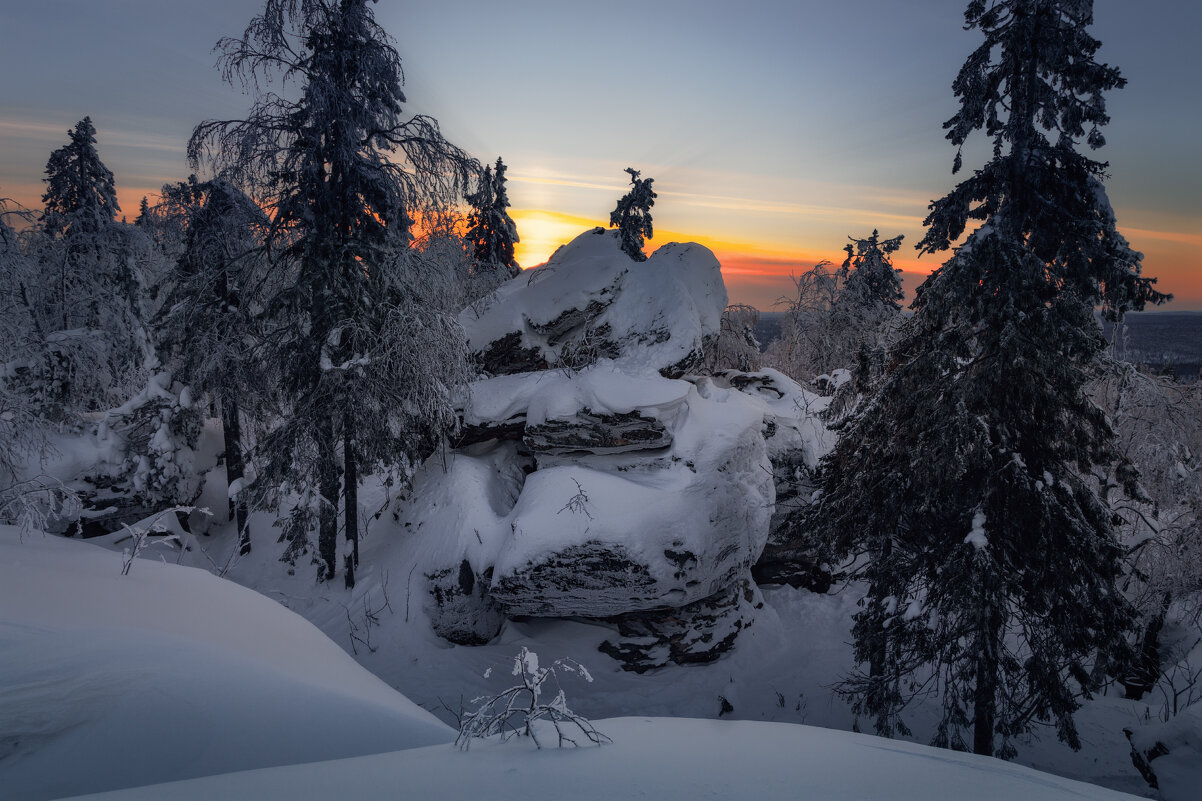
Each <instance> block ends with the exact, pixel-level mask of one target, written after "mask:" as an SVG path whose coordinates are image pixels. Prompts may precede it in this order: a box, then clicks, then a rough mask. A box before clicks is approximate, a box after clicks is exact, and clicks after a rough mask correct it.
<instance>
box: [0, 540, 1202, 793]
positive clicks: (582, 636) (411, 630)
mask: <svg viewBox="0 0 1202 801" xmlns="http://www.w3.org/2000/svg"><path fill="white" fill-rule="evenodd" d="M265 522H266V520H265V519H259V520H258V521H257V523H258V524H259V525H257V526H256V550H255V552H254V553H252V554H251V555H250V556H248V557H245V558H244V559H242V560H241V561H240V562H238V563H237V564H235V565H234V567H233V568H232V569H231V570H230V572H229V575H230V577H232V578H234V579H236V580H238V581H241V582H245V583H251V584H254V585H256V586H258V587H259V589H260V590H261V591H262V592H263V593H264V594H265V595H267V596H269V597H271V598H275V599H276V600H278V601H280V602H281V603H283V604H285V605H287V606H291V607H292V608H293V609H295V610H296V611H298V612H300V613H302V614H303V615H304V616H306V617H308V618H310V619H311V620H313V622H314V623H316V624H317V626H318V627H319V628H320V629H322V630H323V631H325V633H326V634H328V635H329V636H330V637H331V638H332V639H333V640H335V641H336V642H337V645H340V646H342V648H344V649H346V650H347V651H350V650H351V646H352V638H351V635H352V633H353V634H354V635H355V637H356V638H357V639H356V640H355V641H354V646H355V650H357V651H358V655H357V657H355V658H354V659H352V658H351V657H350V655H348V653H346V652H345V651H343V650H341V649H340V648H338V647H336V646H335V645H334V644H333V643H331V642H330V641H329V640H328V639H326V638H325V637H323V636H321V634H320V633H319V632H318V631H317V630H315V629H314V628H313V626H311V625H310V624H309V623H308V622H306V621H305V620H303V619H302V618H301V617H298V616H297V615H294V614H292V613H290V612H289V611H287V610H286V609H284V608H282V607H281V606H280V604H277V603H273V602H272V601H270V600H268V599H267V598H265V597H264V596H263V595H260V594H258V593H255V592H251V591H249V590H246V589H244V588H242V587H238V586H234V585H233V584H231V583H230V582H227V581H223V580H222V579H219V578H217V577H215V576H212V575H210V574H208V573H206V572H203V571H201V570H195V569H186V568H182V567H177V566H176V565H173V564H163V563H162V562H163V561H168V562H170V561H174V560H177V559H179V560H181V561H184V562H187V561H193V562H196V563H202V562H203V563H206V564H208V563H209V560H210V559H212V560H213V561H215V562H218V563H223V559H224V556H223V555H224V554H225V553H226V549H232V546H233V541H232V536H231V534H230V532H229V530H228V526H223V525H221V524H220V521H218V523H217V524H216V525H214V527H213V532H214V533H213V536H212V537H200V538H198V539H197V540H196V541H195V543H194V544H193V546H192V548H193V550H191V551H188V552H185V553H183V554H181V553H179V552H178V551H177V550H174V549H171V548H169V547H165V546H164V547H156V548H152V549H149V550H148V551H146V552H145V553H144V558H141V559H139V560H138V561H137V562H136V563H135V564H134V565H133V566H132V569H131V571H130V574H129V575H127V576H122V575H121V567H122V555H121V553H120V552H119V549H120V548H122V547H123V545H125V544H127V543H114V542H110V543H109V549H105V548H102V547H98V546H97V545H94V544H91V543H83V542H78V541H72V540H65V539H61V538H57V537H49V536H48V537H43V536H41V535H36V534H34V535H30V534H26V535H25V536H24V537H23V538H21V537H19V533H18V531H17V530H16V529H14V528H11V527H6V528H2V529H0V744H2V746H0V747H3V749H4V752H3V753H4V756H3V757H0V798H3V799H34V798H53V797H59V796H62V795H68V794H71V793H84V792H98V791H103V790H106V789H112V788H119V787H128V786H135V785H145V784H150V783H154V782H165V781H171V780H178V779H184V778H190V777H201V776H206V775H210V774H219V773H227V772H230V771H239V770H248V769H254V768H265V770H257V771H253V772H250V773H238V774H235V775H230V776H224V777H219V778H213V779H204V780H201V779H197V780H195V781H193V782H186V783H183V784H176V785H172V786H171V787H170V788H164V787H155V788H154V789H153V790H151V789H148V790H145V791H142V792H140V793H120V794H117V795H115V796H113V797H122V798H124V797H130V798H273V797H274V798H310V797H312V798H317V797H321V798H330V797H339V798H374V797H393V796H395V792H396V788H398V787H404V788H406V794H407V796H408V797H415V798H417V797H420V798H471V797H487V798H523V799H526V798H553V797H559V796H560V795H562V793H563V792H564V791H565V788H573V789H572V793H573V795H575V796H578V797H582V798H601V797H607V798H612V797H640V796H642V797H649V798H667V799H671V798H706V797H722V798H734V797H755V798H793V799H805V798H874V797H876V798H880V797H887V798H1024V799H1031V800H1032V801H1034V799H1045V798H1046V799H1053V798H1055V799H1059V798H1112V797H1113V798H1117V797H1120V796H1119V795H1117V794H1114V793H1111V792H1109V791H1107V790H1103V789H1102V788H1100V787H1095V786H1084V785H1080V784H1075V783H1074V782H1072V781H1069V780H1067V779H1062V778H1058V777H1054V776H1049V775H1042V774H1037V773H1034V772H1032V771H1031V770H1028V769H1027V768H1025V767H1023V765H1024V764H1025V765H1035V766H1038V767H1040V768H1043V769H1046V770H1049V771H1054V772H1056V773H1060V774H1062V775H1067V776H1072V777H1075V778H1079V779H1086V780H1089V781H1093V782H1100V783H1104V784H1106V785H1109V786H1111V787H1117V788H1122V789H1124V790H1127V791H1132V792H1136V793H1139V794H1142V795H1148V792H1147V789H1146V786H1145V785H1144V784H1143V782H1142V780H1141V779H1140V778H1139V776H1138V775H1137V774H1136V773H1135V771H1134V769H1133V768H1132V767H1131V762H1130V759H1129V756H1128V751H1127V746H1126V742H1125V740H1124V739H1123V736H1122V734H1121V728H1122V726H1123V725H1135V726H1139V724H1140V721H1139V720H1138V718H1139V711H1140V710H1137V709H1136V708H1135V706H1136V705H1133V704H1132V703H1131V702H1123V701H1119V700H1117V699H1101V700H1100V701H1098V702H1096V703H1093V704H1089V705H1087V707H1086V708H1085V710H1083V712H1082V714H1081V716H1080V721H1081V728H1082V733H1083V739H1084V740H1085V741H1086V748H1085V749H1084V750H1083V751H1082V752H1080V753H1077V754H1074V753H1073V752H1071V751H1069V750H1068V749H1067V748H1065V747H1064V746H1062V745H1059V744H1057V743H1055V742H1054V741H1053V740H1052V739H1051V738H1050V737H1049V738H1045V739H1044V740H1042V741H1034V742H1032V743H1031V744H1030V745H1029V746H1027V747H1025V748H1022V749H1020V756H1019V759H1018V763H1019V764H1006V763H1002V762H999V761H996V760H990V759H982V758H978V757H973V756H971V755H963V754H953V753H950V752H947V751H937V750H931V749H927V748H926V747H924V746H919V745H915V744H911V743H902V742H890V741H885V740H880V739H878V738H874V737H869V736H867V735H853V734H851V733H850V732H848V731H846V730H848V729H850V728H851V727H852V722H853V721H852V716H851V714H850V712H849V711H848V710H847V708H846V706H845V705H844V704H843V703H842V702H841V701H839V700H837V699H836V698H835V696H834V695H833V692H832V690H831V685H832V684H833V682H834V681H836V680H837V679H838V676H839V675H840V673H841V672H842V671H843V670H845V668H846V665H847V664H848V663H849V661H850V649H849V646H848V645H847V644H846V640H847V639H848V636H847V626H848V620H849V616H850V615H851V614H852V612H853V611H854V608H855V592H854V591H848V592H845V593H843V594H839V595H814V594H812V593H807V592H804V591H797V590H792V589H790V588H769V589H767V590H766V591H765V593H764V597H765V600H766V601H767V603H766V606H765V608H764V610H762V612H761V614H760V616H759V618H757V620H756V622H755V624H754V625H753V626H752V627H751V628H750V629H749V630H747V631H746V632H744V633H743V635H742V636H741V637H740V638H739V640H738V643H737V645H736V647H735V650H734V652H733V653H731V654H730V655H728V656H727V657H724V658H723V659H721V660H720V661H718V662H716V663H714V664H712V665H707V666H690V667H669V668H665V669H662V670H658V671H653V672H651V673H648V674H644V675H636V674H633V673H628V672H624V671H622V670H620V669H618V667H617V664H616V663H615V662H613V661H611V660H610V659H609V658H608V657H606V656H604V655H602V654H600V653H598V652H597V651H596V647H597V644H598V643H599V642H600V641H601V640H602V639H603V638H604V637H606V636H607V635H609V634H610V632H609V630H608V629H606V628H604V627H602V626H599V625H596V624H593V623H588V622H584V621H570V620H564V621H525V622H510V623H508V624H506V627H505V629H504V630H503V632H502V634H501V636H500V637H498V639H497V640H496V641H494V642H493V643H491V644H489V645H487V646H481V647H463V646H452V645H449V644H447V643H446V642H444V641H442V640H440V639H438V638H437V637H435V636H434V635H433V634H432V632H431V631H430V630H429V626H428V622H427V621H426V620H425V619H424V615H423V613H422V603H423V599H422V598H419V597H414V596H413V595H412V594H411V593H410V592H409V590H408V588H407V584H408V577H407V576H406V575H405V573H404V571H403V570H402V568H403V567H404V566H403V564H398V563H396V562H395V561H390V559H393V558H395V557H394V556H392V555H394V554H397V553H400V551H401V550H402V549H398V548H396V545H397V532H395V531H389V530H387V529H386V526H384V524H383V522H378V523H377V524H376V525H377V528H378V529H379V531H378V532H377V533H376V534H374V535H372V536H370V537H369V538H368V539H367V540H366V541H365V543H364V554H363V557H364V569H363V570H362V571H361V575H360V583H359V586H358V587H357V588H356V589H355V591H353V592H347V591H346V590H344V589H342V588H341V587H340V586H335V585H329V584H327V585H316V584H315V583H314V582H313V570H312V568H311V567H309V566H308V565H298V568H297V570H296V572H295V575H291V576H289V575H288V574H287V572H286V570H285V569H284V566H283V565H281V564H280V563H279V562H278V561H277V554H278V550H279V548H280V547H282V546H279V545H277V544H276V543H275V542H274V537H273V536H270V535H271V529H270V528H268V527H267V526H265V525H263V524H264V523H265ZM201 547H203V548H204V549H205V550H206V551H207V552H208V555H203V554H201V553H199V551H200V548H201ZM385 579H387V580H386V581H385ZM385 584H386V585H387V589H385ZM373 621H374V622H373ZM369 643H370V645H369ZM523 645H526V646H528V647H530V648H531V649H532V650H536V651H538V652H540V654H541V655H542V656H543V658H544V660H551V659H555V658H559V657H571V658H574V659H577V660H579V661H580V662H582V663H583V664H585V665H586V666H587V667H588V668H589V670H590V672H591V674H592V675H593V677H594V679H595V680H594V681H593V682H592V683H585V682H583V681H579V680H577V679H575V678H574V677H565V678H564V679H563V681H562V686H563V689H564V690H565V692H566V693H567V697H568V700H569V702H570V704H571V706H572V707H573V709H575V710H576V711H577V712H579V713H581V714H584V715H586V716H588V717H590V718H592V719H594V721H601V722H600V723H599V724H598V725H599V727H600V728H601V730H602V731H603V732H604V733H605V734H607V735H609V736H610V737H611V738H612V739H613V740H614V743H613V744H612V745H607V746H603V747H601V748H600V749H594V748H591V747H590V748H586V749H582V750H580V751H578V752H571V753H569V752H558V751H554V750H550V751H543V752H536V751H535V750H534V748H533V746H532V745H531V744H530V743H529V742H528V741H520V740H519V741H511V742H509V743H507V744H504V745H499V744H491V743H483V744H480V745H477V746H475V747H473V748H472V749H471V750H470V752H468V753H466V754H465V753H461V752H458V751H456V750H455V749H454V748H453V746H452V745H451V744H450V743H451V741H452V740H453V738H454V731H453V730H452V729H451V728H449V727H447V726H445V725H443V724H440V723H438V722H437V721H436V720H434V718H433V717H432V716H431V715H430V714H428V713H427V712H425V711H423V710H422V709H419V708H418V707H417V706H415V705H414V703H410V701H409V700H408V698H406V697H405V696H408V697H409V698H412V699H413V700H414V702H416V704H417V705H420V706H424V707H426V708H428V709H430V710H431V711H433V712H435V713H437V714H439V715H440V716H441V717H442V718H443V719H444V720H448V721H451V720H453V719H454V718H453V714H452V713H451V711H450V710H452V709H454V710H458V709H459V708H460V705H461V704H462V705H463V706H465V707H470V706H471V704H472V699H473V698H475V697H477V696H479V695H482V694H485V693H495V692H497V691H499V690H501V689H503V688H504V687H505V686H507V685H506V680H507V679H508V678H509V676H508V668H509V666H510V665H512V659H513V656H514V655H515V654H516V653H517V651H518V650H519V649H520V648H521V647H522V646H523ZM373 649H374V650H373ZM355 659H357V660H358V662H359V663H360V664H362V665H363V666H365V667H367V668H368V669H369V670H370V671H372V672H374V673H376V674H378V675H379V676H380V677H381V678H383V679H384V682H386V683H387V684H388V685H392V687H395V688H397V689H399V690H401V691H402V692H403V693H405V696H402V695H401V694H399V693H397V692H394V691H393V690H391V689H389V687H387V686H386V685H385V683H384V682H381V681H379V680H377V679H376V678H375V677H373V676H371V675H369V674H368V673H367V672H366V671H364V670H362V669H361V668H360V666H359V665H356V664H355ZM490 669H491V670H490ZM485 674H489V675H487V676H486V675H485ZM724 700H725V702H726V703H727V704H729V705H730V707H731V708H732V709H733V711H730V712H727V713H726V714H724V715H723V716H722V717H723V719H722V720H719V719H718V718H719V714H720V712H721V711H722V708H723V701H724ZM623 716H625V717H623ZM641 716H653V717H652V718H648V717H641ZM917 717H918V719H919V722H921V718H922V715H921V714H920V715H918V716H917ZM616 718H622V719H616ZM663 718H671V719H663ZM684 718H688V720H685V719H684ZM736 721H741V722H736ZM752 722H773V723H772V724H771V725H763V726H761V725H752ZM780 724H810V725H809V726H797V725H780ZM832 729H842V730H844V731H834V730H832ZM415 746H429V747H425V748H419V749H418V750H405V751H402V752H400V753H394V754H384V753H383V752H388V751H395V750H397V749H411V748H413V747H415ZM368 754H380V756H376V757H361V758H357V759H350V760H344V761H339V762H335V763H324V762H323V763H321V764H314V765H307V766H304V767H293V768H284V767H272V766H282V765H289V764H299V763H310V762H318V761H321V760H331V759H337V758H340V757H351V756H359V755H368ZM991 793H992V795H990V794H991ZM273 794H274V795H273ZM1187 797H1188V796H1187Z"/></svg>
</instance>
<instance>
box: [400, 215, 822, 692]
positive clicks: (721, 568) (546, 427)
mask: <svg viewBox="0 0 1202 801" xmlns="http://www.w3.org/2000/svg"><path fill="white" fill-rule="evenodd" d="M725 305H726V291H725V288H724V286H723V284H722V277H721V273H720V271H719V266H718V262H717V260H716V259H715V258H714V256H713V254H712V253H710V252H709V251H708V250H706V249H705V248H703V247H701V246H699V245H677V244H673V245H665V246H664V247H661V248H660V249H659V250H657V251H656V252H655V253H654V254H653V255H652V256H651V258H650V259H649V260H648V261H646V262H642V263H639V262H634V261H633V260H631V259H630V258H629V257H628V256H627V255H626V254H625V253H623V252H622V251H621V249H620V248H619V246H618V240H617V239H616V235H615V234H614V233H613V232H609V231H605V230H602V229H597V230H595V231H589V232H586V233H584V234H582V235H581V236H579V237H577V238H576V239H575V240H574V241H573V242H571V243H570V244H568V245H565V246H564V247H563V248H561V249H560V250H559V251H557V252H556V254H555V255H554V256H553V257H552V258H551V260H550V261H549V262H548V263H547V264H546V265H545V266H543V267H540V268H537V269H535V270H533V271H530V272H528V273H525V274H523V275H521V276H519V277H517V278H515V279H513V280H511V281H509V282H508V283H506V284H504V285H502V286H501V287H500V288H499V289H498V290H497V291H496V293H494V295H492V296H491V297H490V298H488V299H487V300H486V302H484V303H479V304H476V305H475V306H474V307H473V308H472V309H469V310H468V311H465V312H464V313H463V314H462V315H461V316H460V321H461V322H462V324H463V326H464V328H465V329H466V331H467V333H468V336H469V340H470V343H471V347H472V349H473V350H474V351H475V353H476V355H477V357H478V358H479V359H480V361H481V364H482V365H483V367H484V369H485V370H486V375H485V377H483V378H482V379H481V380H479V381H477V382H475V383H474V384H473V385H472V386H471V388H470V392H469V393H467V395H466V396H465V397H464V398H462V400H461V402H460V404H459V406H460V413H461V417H462V424H463V425H462V427H461V430H460V433H459V436H458V440H457V441H456V442H455V443H453V445H454V447H453V449H452V450H451V451H450V452H448V453H446V454H439V455H437V456H436V457H434V458H432V459H431V460H430V461H429V462H428V463H427V464H426V465H425V467H424V468H423V469H422V471H421V472H419V474H418V476H417V478H416V481H415V484H414V491H413V493H412V495H411V497H410V498H409V499H408V500H407V501H406V502H405V504H404V505H403V507H402V508H400V509H399V510H398V520H399V521H400V522H401V524H402V525H403V526H404V527H405V528H406V530H407V531H408V533H410V534H411V535H412V537H411V540H410V545H409V547H410V548H411V549H412V558H413V559H414V561H415V562H416V566H415V569H420V570H421V574H422V575H423V576H424V577H425V579H426V588H427V592H426V599H427V600H426V608H427V612H428V614H429V616H430V619H431V622H432V626H433V628H434V630H435V632H436V633H438V634H439V635H440V636H442V637H444V638H446V639H449V640H451V641H452V642H456V643H462V644H470V643H478V642H483V641H487V640H488V639H489V638H491V637H493V636H495V635H496V633H497V632H498V631H499V630H500V627H501V625H502V623H503V621H504V619H505V618H506V617H509V616H529V617H584V618H591V619H595V620H598V621H605V622H607V623H608V625H610V626H612V627H614V628H615V629H616V630H615V633H614V636H613V637H612V638H610V639H609V640H607V645H606V646H605V651H606V653H609V654H611V655H613V656H614V657H615V658H617V659H619V661H621V662H622V664H623V667H625V668H627V669H630V670H639V671H641V670H647V669H651V668H654V667H659V666H661V665H663V664H665V663H666V662H669V661H671V662H677V663H687V662H701V661H708V660H712V659H716V658H718V657H719V656H720V655H721V654H722V653H725V652H726V651H727V650H728V649H729V648H730V647H731V645H732V644H733V642H734V639H735V637H736V636H737V634H738V632H739V631H741V630H743V629H744V628H746V627H747V626H748V625H750V624H751V622H752V619H753V618H754V613H755V609H756V608H757V606H758V601H757V596H756V595H755V587H754V584H753V583H752V579H751V575H752V573H751V571H752V568H753V566H755V565H756V564H757V562H758V561H759V560H760V556H761V553H762V552H763V550H764V547H765V543H766V542H767V541H768V539H769V534H770V530H771V521H772V518H773V510H774V508H775V503H776V492H777V488H778V486H784V485H785V484H784V482H782V480H781V473H782V471H783V470H785V469H786V468H785V467H784V465H785V464H786V462H789V461H790V460H793V461H796V462H798V463H799V464H803V465H806V466H807V468H809V467H812V466H813V465H815V464H817V460H818V459H819V458H820V457H821V455H822V454H823V452H825V450H826V448H827V432H826V427H825V425H824V424H823V423H822V422H821V420H820V419H819V418H818V416H817V415H818V412H819V411H820V408H819V407H821V406H822V404H823V403H824V402H825V399H821V398H818V397H817V396H816V395H813V394H811V393H808V392H806V391H805V390H803V389H801V387H799V386H798V385H797V384H796V383H794V382H792V381H790V380H789V379H788V378H786V377H785V376H783V375H781V374H779V373H775V372H774V371H763V372H761V373H729V374H724V375H721V376H700V375H695V374H690V372H691V371H692V370H694V369H695V368H697V367H698V366H699V365H701V363H702V358H703V351H704V350H705V349H706V347H707V346H708V344H709V343H711V342H712V341H713V339H714V338H715V337H716V336H717V334H718V331H719V328H720V324H721V316H722V310H723V307H724V306H725Z"/></svg>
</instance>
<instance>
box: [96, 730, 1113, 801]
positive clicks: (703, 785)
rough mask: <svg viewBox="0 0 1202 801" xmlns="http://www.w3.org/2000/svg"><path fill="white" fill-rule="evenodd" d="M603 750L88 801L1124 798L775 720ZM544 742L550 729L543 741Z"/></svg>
mask: <svg viewBox="0 0 1202 801" xmlns="http://www.w3.org/2000/svg"><path fill="white" fill-rule="evenodd" d="M597 725H598V728H600V729H601V730H602V731H604V732H605V733H606V734H607V735H609V737H611V738H612V739H613V743H612V744H611V745H604V746H601V747H599V748H598V747H592V746H590V747H585V748H580V749H573V750H555V749H548V750H543V751H536V750H535V749H534V746H533V745H532V744H531V743H530V741H529V740H524V741H523V740H521V739H517V740H511V741H509V742H507V743H504V744H494V743H481V744H477V745H473V746H472V748H471V750H470V751H467V752H462V751H456V750H454V749H453V748H452V747H449V746H433V747H430V748H420V749H414V750H411V751H402V752H400V753H396V754H380V755H377V756H369V757H361V758H358V759H346V760H341V761H337V762H326V763H321V764H315V765H300V766H296V767H288V768H272V769H267V770H257V771H253V772H248V773H237V774H233V775H228V776H214V777H212V778H208V779H197V780H193V781H190V782H182V783H175V784H168V785H159V786H157V787H145V788H141V789H138V790H134V791H130V792H122V793H114V794H106V795H103V796H96V798H97V799H100V798H107V799H116V798H120V799H126V800H127V801H140V800H141V799H145V801H209V800H210V799H214V798H222V799H235V798H237V799H243V798H245V799H251V798H253V799H258V801H274V800H276V799H278V801H304V799H314V801H327V799H331V798H339V799H352V798H353V799H375V798H379V799H385V798H415V799H416V798H420V799H423V801H440V800H441V799H446V800H447V801H452V800H454V801H462V799H472V798H480V799H484V798H487V799H495V800H496V801H552V800H553V799H563V798H571V799H574V800H575V801H592V799H596V800H597V801H613V800H614V799H621V798H655V799H659V800H660V801H700V800H701V799H723V801H728V800H729V799H755V800H756V801H775V800H776V799H779V801H864V799H890V801H931V799H964V800H965V801H969V800H971V801H1014V800H1015V799H1022V801H1070V800H1071V801H1082V800H1083V799H1090V801H1120V799H1126V800H1127V801H1130V799H1134V798H1135V796H1131V795H1126V794H1124V793H1118V792H1114V791H1113V790H1106V789H1103V788H1101V787H1095V786H1093V785H1088V784H1082V783H1080V782H1075V781H1072V780H1070V779H1062V778H1059V777H1056V776H1050V775H1048V774H1046V773H1039V772H1038V771H1034V770H1031V769H1030V768H1024V767H1021V766H1019V765H1014V764H1010V763H1007V762H1001V761H998V760H995V759H990V758H987V757H978V756H973V755H972V754H958V753H954V752H951V751H943V750H936V749H933V748H927V747H925V746H920V745H914V744H912V743H905V742H898V741H895V740H882V739H879V738H876V737H869V736H866V735H860V734H851V733H848V732H837V731H830V730H828V729H819V728H814V727H810V726H795V725H790V724H786V723H747V722H725V721H713V720H689V719H668V718H615V719H611V720H604V721H598V722H597ZM551 741H552V742H553V741H554V738H551Z"/></svg>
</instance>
